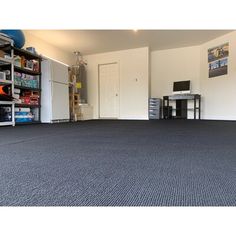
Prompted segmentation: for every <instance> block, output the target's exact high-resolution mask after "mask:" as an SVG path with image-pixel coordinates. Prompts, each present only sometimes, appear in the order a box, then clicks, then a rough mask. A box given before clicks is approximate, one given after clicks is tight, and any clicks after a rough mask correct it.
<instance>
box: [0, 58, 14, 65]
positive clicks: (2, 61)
mask: <svg viewBox="0 0 236 236" xmlns="http://www.w3.org/2000/svg"><path fill="white" fill-rule="evenodd" d="M12 63H13V60H12V59H7V58H3V57H0V66H3V65H10V64H12Z"/></svg>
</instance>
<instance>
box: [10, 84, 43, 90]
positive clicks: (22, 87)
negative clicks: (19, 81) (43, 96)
mask: <svg viewBox="0 0 236 236" xmlns="http://www.w3.org/2000/svg"><path fill="white" fill-rule="evenodd" d="M14 88H18V89H22V90H32V91H41V89H39V88H30V87H25V86H20V85H15V86H14Z"/></svg>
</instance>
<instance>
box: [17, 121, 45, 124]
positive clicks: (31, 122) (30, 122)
mask: <svg viewBox="0 0 236 236" xmlns="http://www.w3.org/2000/svg"><path fill="white" fill-rule="evenodd" d="M15 124H16V125H32V124H41V122H40V121H25V122H16V123H15Z"/></svg>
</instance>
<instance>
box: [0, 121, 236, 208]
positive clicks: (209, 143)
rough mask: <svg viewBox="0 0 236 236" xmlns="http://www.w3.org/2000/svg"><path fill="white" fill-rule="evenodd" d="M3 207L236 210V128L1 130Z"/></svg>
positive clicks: (150, 124)
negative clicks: (190, 207) (141, 207)
mask: <svg viewBox="0 0 236 236" xmlns="http://www.w3.org/2000/svg"><path fill="white" fill-rule="evenodd" d="M0 205H1V206H236V122H223V121H191V120H187V121H186V120H185V121H184V120H159V121H96V120H95V121H86V122H79V123H65V124H54V125H47V124H40V125H26V126H17V127H1V128H0Z"/></svg>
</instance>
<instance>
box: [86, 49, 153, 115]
mask: <svg viewBox="0 0 236 236" xmlns="http://www.w3.org/2000/svg"><path fill="white" fill-rule="evenodd" d="M84 59H85V60H86V61H87V63H88V65H87V78H88V102H89V103H90V104H91V105H93V109H94V118H95V119H97V118H98V117H99V106H98V105H99V104H98V101H99V100H98V65H99V64H106V63H112V62H118V64H119V68H120V78H119V79H120V88H119V91H120V94H119V98H120V112H119V114H120V115H119V119H148V87H149V81H148V80H149V49H148V48H147V47H145V48H137V49H130V50H122V51H115V52H109V53H103V54H94V55H89V56H86V57H84Z"/></svg>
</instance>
